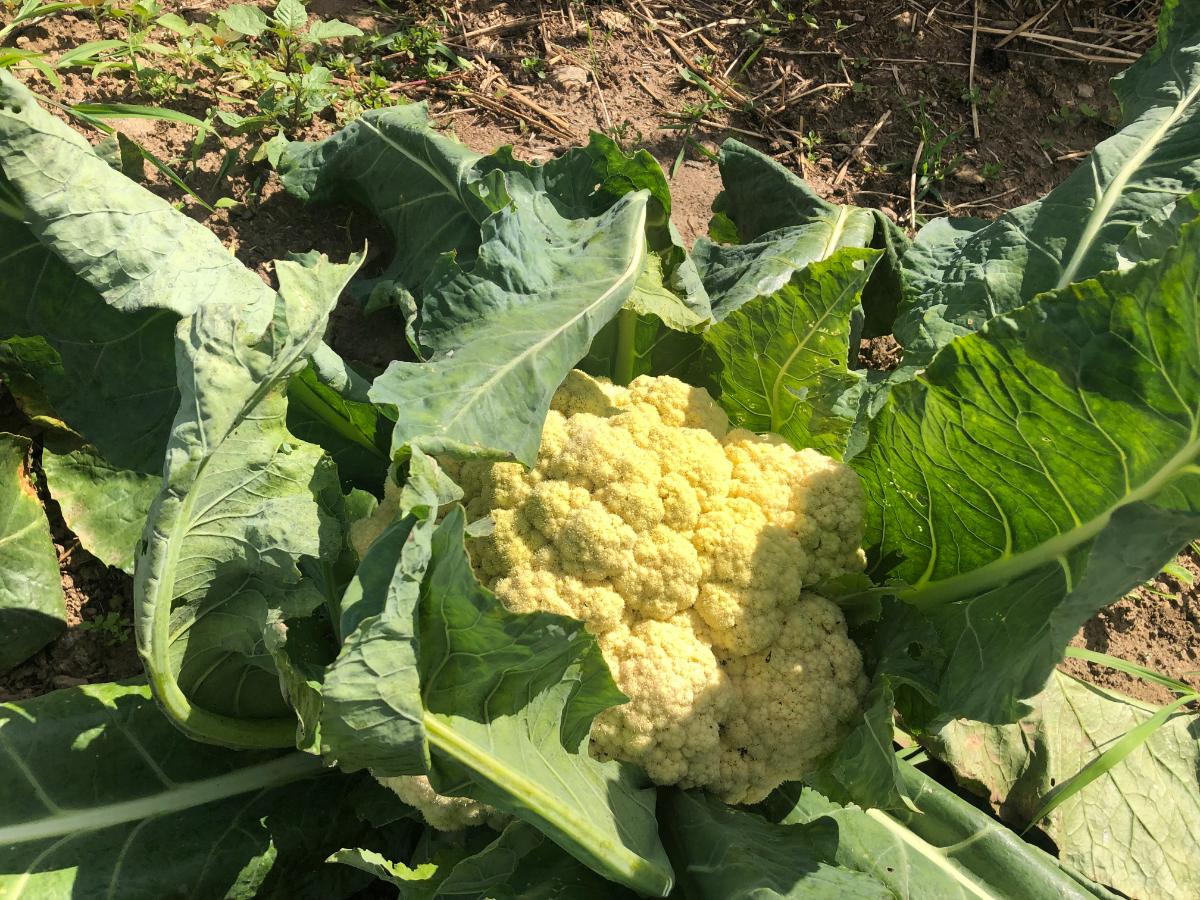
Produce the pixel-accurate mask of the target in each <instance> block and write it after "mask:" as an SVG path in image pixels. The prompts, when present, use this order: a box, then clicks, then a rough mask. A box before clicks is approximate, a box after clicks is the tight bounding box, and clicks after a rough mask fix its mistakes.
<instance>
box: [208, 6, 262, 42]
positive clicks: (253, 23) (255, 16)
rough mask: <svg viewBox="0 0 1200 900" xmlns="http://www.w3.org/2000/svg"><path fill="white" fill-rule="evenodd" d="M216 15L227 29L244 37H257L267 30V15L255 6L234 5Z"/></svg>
mask: <svg viewBox="0 0 1200 900" xmlns="http://www.w3.org/2000/svg"><path fill="white" fill-rule="evenodd" d="M218 15H219V17H220V19H221V22H222V23H223V24H224V25H225V26H226V27H227V28H229V29H231V30H232V31H236V32H237V33H238V34H244V35H245V36H246V37H258V36H259V35H260V34H262V33H263V32H264V31H266V30H267V14H266V13H264V12H263V11H262V10H261V9H259V8H258V7H257V6H250V5H249V4H247V3H235V4H233V5H232V6H229V7H226V8H225V9H223V10H221V12H220V13H219V14H218Z"/></svg>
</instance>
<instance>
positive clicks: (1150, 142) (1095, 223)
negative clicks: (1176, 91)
mask: <svg viewBox="0 0 1200 900" xmlns="http://www.w3.org/2000/svg"><path fill="white" fill-rule="evenodd" d="M1198 97H1200V82H1197V83H1196V86H1195V87H1194V88H1192V89H1191V90H1190V91H1189V92H1188V93H1187V94H1185V95H1184V96H1183V98H1182V99H1181V100H1180V101H1179V103H1178V104H1177V105H1176V106H1175V109H1173V110H1172V111H1171V114H1170V115H1169V116H1167V117H1166V118H1165V119H1163V121H1162V123H1161V124H1160V125H1159V126H1158V128H1156V129H1154V132H1153V134H1151V136H1150V137H1149V138H1147V139H1146V141H1145V142H1143V144H1142V146H1141V147H1140V148H1139V149H1138V151H1137V153H1135V154H1133V156H1131V157H1130V158H1129V161H1128V162H1127V163H1126V164H1125V165H1123V166H1122V167H1121V170H1120V172H1119V173H1118V174H1117V177H1116V178H1114V179H1113V180H1112V182H1111V183H1110V184H1109V186H1108V188H1107V190H1105V191H1104V193H1103V194H1102V195H1101V197H1100V202H1099V203H1097V204H1096V206H1095V208H1094V209H1093V210H1092V212H1091V215H1089V216H1088V223H1087V227H1086V228H1085V229H1084V230H1083V234H1081V235H1080V236H1079V241H1078V242H1077V243H1076V244H1075V252H1074V253H1072V254H1071V260H1070V262H1068V263H1067V265H1066V268H1064V269H1063V272H1062V275H1060V276H1059V279H1058V284H1057V285H1055V288H1056V289H1058V290H1061V289H1062V288H1064V287H1066V286H1067V285H1068V284H1070V283H1071V282H1072V281H1074V280H1075V276H1076V275H1077V274H1078V272H1079V267H1080V266H1081V265H1083V260H1084V257H1086V256H1087V254H1088V251H1089V250H1091V249H1092V243H1093V242H1094V241H1095V240H1096V235H1098V234H1099V233H1100V229H1102V228H1103V227H1104V223H1105V221H1106V220H1107V219H1108V215H1109V213H1111V212H1112V209H1113V207H1114V206H1116V205H1117V201H1118V200H1119V199H1120V198H1121V196H1122V195H1123V194H1124V193H1125V186H1126V185H1127V184H1129V179H1130V178H1132V177H1133V173H1134V172H1136V171H1137V170H1138V169H1140V168H1141V166H1142V164H1143V163H1144V162H1145V161H1146V160H1147V159H1149V157H1150V154H1151V153H1153V152H1154V151H1155V150H1156V149H1157V148H1158V145H1159V143H1160V142H1161V141H1162V139H1163V138H1164V137H1165V136H1166V133H1167V132H1168V131H1170V130H1171V127H1172V126H1173V125H1174V124H1175V123H1176V122H1178V121H1179V120H1180V119H1181V118H1182V117H1183V114H1184V113H1185V112H1187V110H1188V107H1189V106H1191V105H1192V104H1193V103H1195V102H1196V99H1197V98H1198ZM1092 164H1093V165H1094V164H1095V163H1092Z"/></svg>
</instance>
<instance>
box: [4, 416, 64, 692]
mask: <svg viewBox="0 0 1200 900" xmlns="http://www.w3.org/2000/svg"><path fill="white" fill-rule="evenodd" d="M28 453H29V440H28V439H27V438H23V437H20V436H19V435H15V434H8V433H6V432H0V633H2V634H3V635H4V639H3V640H2V641H0V672H3V671H4V670H6V669H11V668H12V667H13V666H15V665H16V664H17V663H20V662H24V661H25V660H26V659H27V658H28V657H29V656H31V655H32V654H33V653H35V652H37V651H38V650H40V649H41V648H42V646H44V645H45V644H47V643H49V642H50V641H52V640H53V639H54V638H56V637H57V636H58V635H60V634H62V632H63V631H64V630H65V629H66V627H67V626H66V615H67V613H66V605H65V598H64V596H63V588H62V581H61V579H60V578H59V574H58V553H57V552H56V551H55V549H54V544H53V542H52V541H51V540H50V524H49V523H48V522H47V521H46V514H45V513H44V512H42V504H41V502H40V501H39V500H38V497H37V494H36V493H35V492H34V489H33V484H32V482H31V481H30V480H29V474H28V473H27V472H26V471H25V458H26V456H27V455H28Z"/></svg>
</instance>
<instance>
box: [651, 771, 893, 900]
mask: <svg viewBox="0 0 1200 900" xmlns="http://www.w3.org/2000/svg"><path fill="white" fill-rule="evenodd" d="M662 800H664V803H662V806H664V809H662V828H664V833H665V839H666V844H667V847H668V848H670V851H671V857H672V860H673V862H674V864H676V866H677V869H678V871H679V883H680V888H683V889H684V890H685V892H686V896H689V898H697V900H743V898H745V899H750V898H754V899H755V900H758V899H760V898H762V899H767V898H788V899H791V900H810V899H812V900H838V899H839V898H860V899H862V900H890V899H892V898H894V896H896V894H894V893H892V892H890V890H888V889H887V887H884V886H883V884H881V883H880V882H878V881H876V880H875V878H874V877H871V875H869V874H864V872H859V871H854V869H852V868H846V866H842V865H839V864H838V863H835V862H834V856H835V852H836V848H838V845H839V834H838V827H836V824H834V823H833V822H832V821H829V820H827V818H821V820H817V821H815V822H810V823H805V824H773V823H770V822H768V821H767V820H764V818H762V817H761V816H758V815H755V814H754V812H744V811H742V810H737V809H733V808H731V806H726V805H725V804H722V803H720V802H719V800H715V799H713V798H712V797H709V796H708V794H703V793H698V792H684V791H679V790H678V788H670V790H666V791H664V792H662Z"/></svg>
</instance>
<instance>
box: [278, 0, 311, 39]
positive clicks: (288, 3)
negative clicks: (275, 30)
mask: <svg viewBox="0 0 1200 900" xmlns="http://www.w3.org/2000/svg"><path fill="white" fill-rule="evenodd" d="M271 18H272V19H274V20H275V24H276V25H278V26H279V27H280V28H282V29H283V30H284V31H287V32H289V33H291V34H299V33H300V31H301V29H303V28H304V26H305V24H306V23H307V22H308V10H307V9H305V8H304V4H303V3H301V2H300V0H279V4H278V5H277V6H276V7H275V11H274V12H273V13H271Z"/></svg>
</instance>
